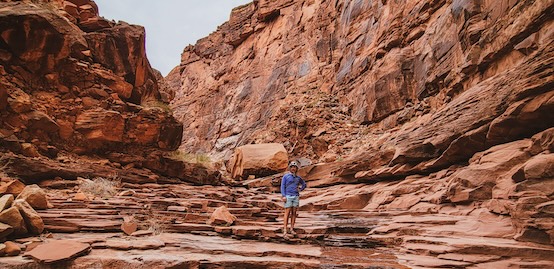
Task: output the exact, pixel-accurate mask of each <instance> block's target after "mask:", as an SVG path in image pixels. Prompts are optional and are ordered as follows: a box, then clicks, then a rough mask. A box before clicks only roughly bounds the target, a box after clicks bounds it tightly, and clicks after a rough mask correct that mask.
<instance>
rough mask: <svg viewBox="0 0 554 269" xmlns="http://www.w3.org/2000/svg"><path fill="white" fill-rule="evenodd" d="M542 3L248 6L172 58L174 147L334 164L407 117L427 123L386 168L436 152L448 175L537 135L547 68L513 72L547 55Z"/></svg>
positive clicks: (283, 2) (398, 136)
mask: <svg viewBox="0 0 554 269" xmlns="http://www.w3.org/2000/svg"><path fill="white" fill-rule="evenodd" d="M551 8H552V1H542V2H540V3H537V2H535V1H519V2H517V3H516V2H510V3H509V4H506V5H495V4H494V3H493V2H487V3H482V4H477V3H476V2H475V1H411V0H405V1H397V2H390V1H381V2H379V1H377V2H367V1H353V2H352V1H351V2H345V3H341V2H333V3H329V2H325V1H318V0H316V1H288V0H280V1H253V2H252V3H250V4H248V5H245V6H242V7H238V8H236V9H234V10H233V12H232V14H231V18H230V20H229V22H227V23H225V24H223V25H222V26H221V27H219V29H218V31H216V32H214V33H212V34H211V35H210V36H208V37H206V38H203V39H201V40H199V41H198V43H197V44H196V45H195V46H189V47H187V48H185V49H184V52H183V54H182V61H181V65H180V69H181V71H180V73H181V79H180V80H181V87H180V90H179V91H177V94H176V98H175V99H174V101H173V103H172V106H173V107H174V108H175V110H176V111H175V114H176V116H177V117H178V118H179V120H180V121H182V122H183V123H184V126H187V128H186V129H185V130H184V137H183V144H182V148H186V149H188V150H191V149H193V150H194V149H196V150H199V151H203V152H210V151H211V152H212V154H213V155H218V154H219V153H216V151H218V152H219V151H225V150H227V151H229V150H233V148H234V147H235V146H240V145H244V144H249V143H252V142H256V143H264V142H265V143H267V142H278V143H283V144H284V145H285V147H286V148H287V149H288V150H292V155H293V156H296V155H298V156H307V157H309V158H312V159H315V160H323V159H324V156H326V154H327V156H335V155H333V154H336V153H338V156H340V157H342V158H344V157H345V156H348V155H352V154H353V153H354V151H356V149H359V147H360V146H362V147H365V148H367V147H368V146H370V145H371V146H374V145H377V143H374V142H371V141H372V140H379V139H386V137H383V136H382V135H387V134H388V133H394V134H393V135H391V136H390V137H389V139H391V140H399V141H400V142H404V141H405V140H406V139H407V138H408V137H407V136H408V134H410V132H409V130H402V131H401V132H399V131H398V130H397V128H401V126H403V124H404V123H409V122H413V121H419V122H420V123H425V124H427V125H428V126H429V128H424V129H421V131H419V133H417V134H411V135H410V136H411V137H412V138H413V140H412V141H410V142H411V143H413V142H415V141H414V140H418V141H417V144H416V145H417V147H418V148H417V149H416V148H413V149H410V148H409V147H408V148H407V147H405V146H399V147H398V148H399V151H398V153H397V155H398V156H397V157H396V158H395V161H396V160H400V159H399V158H404V159H406V161H412V160H414V159H415V161H417V160H418V159H422V158H429V157H438V156H440V155H443V158H441V159H440V160H439V161H438V163H437V165H439V164H440V165H441V166H448V164H449V163H455V162H458V161H462V160H464V159H467V158H469V157H471V155H473V153H475V152H476V151H475V150H484V149H486V148H488V147H489V146H490V144H491V143H492V144H498V143H502V142H507V141H512V140H514V139H519V138H521V137H529V136H530V135H533V134H534V133H536V132H538V131H541V130H544V129H546V128H548V127H551V124H549V123H547V122H552V118H551V116H547V114H549V113H546V112H547V111H549V109H551V104H550V102H551V100H552V99H551V97H550V96H551V94H552V93H551V92H549V90H546V89H547V88H549V86H547V85H549V82H548V81H549V79H548V78H549V77H550V76H551V72H549V71H546V70H544V71H543V72H541V73H542V74H543V75H531V76H530V77H526V78H524V77H520V76H519V75H520V74H522V73H526V72H527V71H528V73H527V74H532V73H533V72H534V71H532V70H538V69H540V66H544V65H545V64H547V62H548V61H549V59H551V56H549V55H548V54H550V52H549V51H550V49H549V47H551V41H552V40H551V39H552V32H551V31H550V29H551V28H552V22H551V21H550V20H549V19H546V17H548V16H545V14H547V13H548V12H549V11H550V9H551ZM486 14H494V16H492V15H491V16H488V15H486ZM516 14H517V15H516ZM537 68H538V69H537ZM526 70H527V71H526ZM510 74H512V75H513V76H512V75H510ZM506 75H508V76H506ZM172 80H173V81H174V80H175V79H174V78H172ZM173 83H175V82H173ZM535 83H536V84H535ZM545 87H546V88H545ZM497 90H498V95H496V93H497ZM549 100H550V101H549ZM474 104H476V106H474ZM470 110H471V111H472V113H467V112H466V111H470ZM545 117H546V118H545ZM455 118H457V119H456V120H454V119H455ZM524 119H525V120H524ZM527 119H528V121H527ZM359 123H363V124H370V125H371V128H369V127H365V125H361V126H360V125H359ZM431 125H433V126H432V127H431ZM413 126H414V127H413V128H415V124H414V125H413ZM523 126H525V127H523ZM428 130H435V131H434V132H435V133H430V131H428ZM368 134H369V135H368ZM353 137H357V138H356V140H358V141H359V142H353V143H349V142H352V141H353ZM406 142H408V141H406ZM406 144H407V143H406ZM404 151H405V152H404ZM409 151H414V153H412V154H410V153H409ZM414 154H416V155H414ZM412 155H413V156H412ZM430 155H431V156H430ZM218 156H219V155H218Z"/></svg>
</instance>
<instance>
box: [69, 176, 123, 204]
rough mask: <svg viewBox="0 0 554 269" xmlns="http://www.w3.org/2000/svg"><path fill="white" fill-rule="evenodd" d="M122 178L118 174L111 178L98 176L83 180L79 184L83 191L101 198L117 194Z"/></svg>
mask: <svg viewBox="0 0 554 269" xmlns="http://www.w3.org/2000/svg"><path fill="white" fill-rule="evenodd" d="M120 185H121V180H120V179H119V178H118V177H117V176H111V177H109V178H104V177H96V178H94V179H92V180H90V179H89V180H83V181H82V182H81V184H80V185H79V188H80V189H81V191H82V192H84V193H86V194H90V195H93V196H95V197H100V198H104V199H107V198H111V197H114V196H115V195H116V194H117V189H118V188H119V186H120Z"/></svg>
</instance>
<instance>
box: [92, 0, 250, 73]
mask: <svg viewBox="0 0 554 269" xmlns="http://www.w3.org/2000/svg"><path fill="white" fill-rule="evenodd" d="M95 2H96V4H98V9H99V11H100V16H103V17H105V18H107V19H113V20H116V21H118V20H121V21H126V22H128V23H131V24H138V25H142V26H144V27H145V28H146V53H147V54H148V59H149V60H150V64H151V65H152V67H154V68H156V69H158V70H160V71H161V72H162V74H163V75H164V76H165V75H167V73H169V71H171V69H173V67H175V66H177V65H178V64H179V62H180V60H181V52H182V51H183V48H185V47H186V46H187V45H188V44H195V43H196V41H197V40H198V39H200V38H203V37H205V36H207V35H209V34H210V33H211V32H213V31H215V30H216V29H217V26H219V25H221V24H222V23H224V22H225V21H227V20H229V15H230V14H231V10H232V9H233V8H234V7H237V6H240V5H242V4H246V3H249V2H251V0H209V1H206V0H158V1H151V0H116V1H114V0H95Z"/></svg>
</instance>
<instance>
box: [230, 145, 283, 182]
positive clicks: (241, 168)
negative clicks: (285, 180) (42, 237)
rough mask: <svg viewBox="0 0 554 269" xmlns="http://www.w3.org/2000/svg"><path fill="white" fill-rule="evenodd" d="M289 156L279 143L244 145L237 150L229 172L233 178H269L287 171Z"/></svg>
mask: <svg viewBox="0 0 554 269" xmlns="http://www.w3.org/2000/svg"><path fill="white" fill-rule="evenodd" d="M287 166H288V154H287V150H286V149H285V147H283V145H281V144H277V143H269V144H253V145H244V146H241V147H238V148H236V149H235V153H234V154H233V157H232V158H231V160H229V164H228V168H227V169H228V171H229V172H230V173H231V176H232V177H233V178H243V179H245V178H247V177H248V176H249V175H254V176H257V177H258V176H262V177H263V176H267V175H271V174H275V173H278V172H282V171H284V170H285V169H287Z"/></svg>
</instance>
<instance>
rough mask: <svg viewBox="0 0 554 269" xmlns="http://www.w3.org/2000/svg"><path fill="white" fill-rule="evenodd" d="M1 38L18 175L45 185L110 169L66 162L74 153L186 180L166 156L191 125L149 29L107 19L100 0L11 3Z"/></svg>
mask: <svg viewBox="0 0 554 269" xmlns="http://www.w3.org/2000/svg"><path fill="white" fill-rule="evenodd" d="M0 33H1V38H0V83H1V85H2V88H1V89H0V108H1V109H2V110H1V111H0V112H1V114H0V118H1V120H2V121H1V125H0V140H1V142H2V150H3V151H5V152H12V153H14V154H15V155H12V157H10V158H12V159H14V160H16V161H13V162H11V163H12V164H17V165H13V167H12V170H13V171H12V172H13V174H15V175H17V176H19V177H21V178H23V179H26V180H28V181H37V180H40V179H46V178H53V177H55V176H62V177H66V178H67V177H69V178H75V177H76V176H78V175H81V176H82V175H86V174H94V172H93V171H101V170H102V169H97V168H93V167H87V166H86V165H81V166H79V165H77V166H76V167H70V165H65V166H64V164H63V163H64V162H61V163H57V161H59V160H60V158H61V156H65V155H66V153H67V154H70V155H71V154H79V155H96V156H99V157H101V158H106V159H108V160H109V162H107V163H111V164H112V166H115V168H118V169H119V168H121V165H126V166H128V167H139V168H140V167H148V168H149V169H151V170H154V171H161V172H160V173H161V174H162V175H165V176H168V177H180V178H183V177H184V175H183V172H182V171H181V172H178V171H174V170H175V169H177V170H183V169H185V170H186V168H185V167H184V166H179V165H178V164H176V163H175V164H173V165H172V164H171V163H172V161H170V160H169V159H167V156H166V155H167V154H168V152H169V151H172V150H175V149H177V147H178V146H179V145H180V143H181V137H182V124H181V123H179V122H177V121H176V120H175V119H174V118H173V116H172V115H171V112H170V110H169V108H168V106H167V103H165V104H164V103H163V102H162V101H161V94H160V91H159V89H158V78H157V76H158V77H160V75H159V74H158V75H157V74H156V73H155V72H154V71H153V69H152V68H151V67H150V64H149V62H148V59H147V58H146V53H145V32H144V28H143V27H141V26H136V25H129V24H127V23H125V22H119V23H117V24H116V23H114V22H111V21H107V20H105V19H104V18H101V17H99V16H98V7H97V6H96V4H95V3H94V1H88V0H72V1H38V3H29V2H25V1H23V2H22V1H16V2H11V1H7V2H6V1H2V2H0ZM168 99H169V97H165V101H166V102H167V101H168ZM164 156H165V157H164ZM29 157H36V158H34V159H33V158H29ZM66 157H67V156H66ZM69 163H72V162H71V161H69ZM58 165H61V166H62V168H60V167H59V166H58ZM129 165H130V166H129ZM112 168H114V167H112ZM109 169H110V168H106V169H105V171H104V172H103V173H108V172H109ZM60 171H61V172H60ZM119 172H121V173H123V172H122V171H119ZM131 178H132V177H129V180H131ZM156 178H157V176H154V175H152V176H150V177H149V178H147V181H149V182H151V181H155V180H156ZM133 180H134V181H137V179H136V177H135V179H133ZM138 181H140V180H138Z"/></svg>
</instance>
